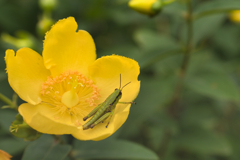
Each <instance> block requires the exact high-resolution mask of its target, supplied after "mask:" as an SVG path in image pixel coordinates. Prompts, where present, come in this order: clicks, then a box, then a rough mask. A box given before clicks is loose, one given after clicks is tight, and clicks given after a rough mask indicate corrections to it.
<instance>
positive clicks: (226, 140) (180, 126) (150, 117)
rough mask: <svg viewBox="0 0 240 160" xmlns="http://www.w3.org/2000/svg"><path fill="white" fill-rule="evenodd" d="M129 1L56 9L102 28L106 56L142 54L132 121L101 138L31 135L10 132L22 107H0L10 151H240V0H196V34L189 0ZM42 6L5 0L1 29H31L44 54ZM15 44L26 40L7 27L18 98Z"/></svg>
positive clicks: (66, 154) (0, 62)
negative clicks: (165, 1) (146, 4)
mask: <svg viewBox="0 0 240 160" xmlns="http://www.w3.org/2000/svg"><path fill="white" fill-rule="evenodd" d="M127 2H128V0H115V1H113V0H98V1H96V0H87V1H86V0H85V1H83V0H82V1H79V0H70V1H65V0H59V1H58V3H57V4H56V6H54V7H53V8H51V11H49V12H51V13H49V14H51V19H52V20H53V21H57V20H58V19H61V18H66V17H68V16H74V17H75V18H76V20H77V23H78V24H79V26H78V28H79V29H85V30H87V31H88V32H89V33H90V34H91V35H92V37H93V39H94V41H95V44H96V48H97V56H98V57H101V56H104V55H111V54H118V55H123V56H126V57H130V58H133V59H135V60H137V61H138V62H139V65H140V68H141V74H140V76H139V79H140V81H141V88H140V93H139V95H138V97H137V99H136V103H137V105H132V107H131V111H130V114H129V117H128V119H127V121H126V122H125V124H124V125H123V126H122V127H121V128H120V129H119V130H118V131H117V132H116V133H114V135H112V136H111V137H109V138H107V139H106V140H103V141H99V142H92V141H86V142H83V141H79V140H76V139H74V138H73V137H71V136H70V135H62V136H52V135H43V136H42V137H40V138H39V139H37V140H35V141H32V142H26V141H24V140H23V139H19V138H15V137H13V136H12V135H11V134H10V133H9V126H10V125H11V123H12V122H13V121H14V119H15V118H14V117H15V115H16V114H17V112H16V111H15V110H11V109H9V108H8V109H0V150H4V151H6V152H8V153H9V154H11V155H12V156H13V160H19V159H22V160H48V159H49V160H61V159H62V160H70V159H71V160H83V159H125V160H131V159H139V160H141V159H142V160H145V159H152V160H157V159H162V160H239V159H240V153H239V150H240V144H239V141H240V108H239V106H240V103H239V100H240V93H239V92H240V91H239V84H240V63H239V61H240V27H239V25H240V24H239V23H234V22H231V21H230V19H229V12H230V11H232V10H236V9H240V1H239V0H211V1H207V0H192V1H191V2H192V11H193V14H192V21H190V22H191V24H192V32H193V33H192V35H190V37H191V39H190V40H191V41H190V42H189V41H188V40H189V24H187V23H186V22H189V21H188V20H189V19H188V18H189V17H188V16H189V14H188V13H187V12H188V8H187V6H186V4H187V3H188V2H189V1H188V0H177V1H176V2H174V3H173V4H170V5H168V6H165V7H163V8H162V11H161V13H160V14H159V15H158V16H156V17H154V18H149V17H147V16H145V15H140V14H139V13H136V12H134V11H133V10H131V9H130V8H128V6H127ZM42 14H43V10H41V7H40V6H39V3H38V1H32V0H24V1H18V0H0V35H2V34H8V35H11V36H13V37H16V38H19V37H18V35H17V33H19V31H20V32H22V31H24V33H26V34H27V35H28V36H29V37H32V42H33V43H34V49H35V50H37V51H38V52H39V53H40V54H41V51H42V40H43V39H44V36H43V35H39V34H38V33H37V28H36V26H37V23H38V22H39V20H40V19H39V17H41V16H42ZM189 47H190V51H191V53H190V57H189V63H188V64H187V67H186V70H185V71H184V72H185V73H184V74H183V73H182V72H183V71H182V68H183V67H182V66H183V62H184V57H186V53H187V52H188V50H189ZM8 48H11V49H14V50H17V49H18V48H17V46H14V44H9V43H7V42H6V41H4V39H3V38H2V36H1V37H0V57H2V58H0V93H2V94H4V95H5V96H7V97H8V98H9V99H12V95H13V90H12V89H11V87H10V86H9V84H8V80H7V74H6V73H5V67H6V66H5V62H4V56H5V50H6V49H8ZM179 84H182V86H180V87H179ZM178 87H179V88H180V89H179V88H178ZM176 97H177V98H176ZM21 103H23V102H22V101H18V105H20V104H21ZM5 105H6V104H5V103H4V102H2V101H0V107H2V106H5ZM59 137H61V138H62V140H59V139H58V138H59Z"/></svg>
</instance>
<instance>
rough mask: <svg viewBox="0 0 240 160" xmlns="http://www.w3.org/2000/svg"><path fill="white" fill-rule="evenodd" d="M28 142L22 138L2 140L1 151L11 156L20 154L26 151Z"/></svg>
mask: <svg viewBox="0 0 240 160" xmlns="http://www.w3.org/2000/svg"><path fill="white" fill-rule="evenodd" d="M27 144H28V142H25V141H24V140H23V139H20V138H13V137H11V138H4V137H1V138H0V149H1V150H4V151H6V152H8V153H9V154H11V155H14V154H18V153H20V152H22V151H23V150H24V148H25V147H26V146H27Z"/></svg>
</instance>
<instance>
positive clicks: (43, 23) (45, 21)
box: [37, 14, 54, 36]
mask: <svg viewBox="0 0 240 160" xmlns="http://www.w3.org/2000/svg"><path fill="white" fill-rule="evenodd" d="M53 23H54V21H53V20H52V18H50V16H48V15H46V14H44V15H43V16H42V17H41V18H40V20H39V21H38V23H37V33H38V34H39V35H40V36H42V35H45V33H46V32H47V31H49V30H50V28H51V26H52V25H53Z"/></svg>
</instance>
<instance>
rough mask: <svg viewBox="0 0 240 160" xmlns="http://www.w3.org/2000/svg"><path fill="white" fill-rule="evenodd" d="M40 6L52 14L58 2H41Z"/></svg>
mask: <svg viewBox="0 0 240 160" xmlns="http://www.w3.org/2000/svg"><path fill="white" fill-rule="evenodd" d="M39 5H40V7H41V8H42V10H44V11H46V12H50V11H52V10H53V9H54V8H55V7H56V5H57V0H39Z"/></svg>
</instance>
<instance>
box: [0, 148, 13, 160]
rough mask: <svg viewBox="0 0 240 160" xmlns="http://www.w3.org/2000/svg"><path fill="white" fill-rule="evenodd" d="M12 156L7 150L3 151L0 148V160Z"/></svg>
mask: <svg viewBox="0 0 240 160" xmlns="http://www.w3.org/2000/svg"><path fill="white" fill-rule="evenodd" d="M10 158H12V156H11V155H9V154H8V153H7V152H4V151H3V150H0V160H10Z"/></svg>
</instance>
